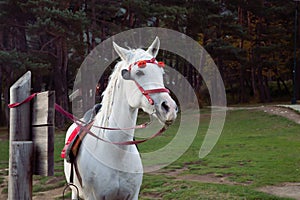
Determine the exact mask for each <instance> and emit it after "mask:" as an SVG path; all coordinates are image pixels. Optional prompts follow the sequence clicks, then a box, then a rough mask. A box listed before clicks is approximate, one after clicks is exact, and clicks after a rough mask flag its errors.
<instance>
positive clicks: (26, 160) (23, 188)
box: [8, 141, 33, 200]
mask: <svg viewBox="0 0 300 200" xmlns="http://www.w3.org/2000/svg"><path fill="white" fill-rule="evenodd" d="M10 152H11V155H13V156H10V164H11V166H10V169H9V172H10V177H9V188H8V195H9V196H8V198H9V199H11V200H17V199H24V200H28V199H32V167H31V166H32V161H33V143H32V142H31V141H12V142H11V150H10Z"/></svg>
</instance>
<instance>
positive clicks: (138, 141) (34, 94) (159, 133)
mask: <svg viewBox="0 0 300 200" xmlns="http://www.w3.org/2000/svg"><path fill="white" fill-rule="evenodd" d="M37 94H38V93H33V94H31V95H30V96H29V97H27V98H26V99H25V100H24V101H22V102H18V103H12V104H9V105H8V107H9V108H16V107H19V106H21V105H23V104H25V103H28V102H30V101H31V100H32V99H33V98H34V97H35V96H36V95H37ZM55 110H56V111H58V112H59V113H61V114H62V115H64V116H65V117H67V118H68V119H70V120H71V121H73V122H74V123H75V124H77V126H79V127H80V128H81V129H83V130H84V131H86V132H87V133H88V134H90V135H91V136H93V137H94V138H96V139H98V140H101V141H103V142H106V143H110V144H115V145H135V144H140V143H143V142H146V141H148V140H150V139H153V138H155V137H157V136H159V135H161V134H162V133H163V132H164V131H166V130H167V128H168V125H165V126H164V127H162V128H161V129H160V130H159V131H158V132H156V133H155V134H153V135H152V136H150V137H148V138H146V139H142V140H135V141H124V142H111V141H108V140H105V139H103V138H100V137H99V136H97V135H96V134H94V133H93V132H91V131H90V130H89V129H88V128H87V127H86V125H87V124H86V122H84V121H82V120H80V119H78V118H77V117H75V116H74V115H72V114H71V113H69V112H67V111H66V110H64V109H63V108H62V107H61V106H60V105H58V104H56V103H55ZM151 123H152V120H151V121H150V122H146V123H143V124H141V125H137V126H135V127H127V128H113V127H102V126H95V125H92V126H94V127H95V128H100V129H104V130H132V129H142V128H146V127H147V126H148V125H149V124H151Z"/></svg>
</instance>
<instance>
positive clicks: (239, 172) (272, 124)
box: [0, 110, 300, 200]
mask: <svg viewBox="0 0 300 200" xmlns="http://www.w3.org/2000/svg"><path fill="white" fill-rule="evenodd" d="M204 113H205V114H206V113H208V110H204ZM201 114H202V113H201ZM201 116H202V118H201V123H200V127H199V129H198V130H199V131H198V134H197V136H196V138H195V139H194V141H193V143H192V145H191V146H190V148H189V149H188V150H187V151H186V152H185V153H184V154H183V155H182V156H181V157H180V158H179V159H178V160H176V161H175V162H174V163H172V164H171V165H169V166H167V167H166V168H165V169H164V171H165V173H164V174H145V175H144V179H143V185H142V188H141V193H140V199H142V200H146V199H167V200H168V199H278V200H279V199H280V200H283V199H288V198H279V197H275V196H272V195H268V194H265V193H262V192H258V191H256V189H257V188H258V187H261V186H266V185H276V184H280V183H283V182H300V156H299V152H300V145H299V144H300V131H299V130H300V126H299V125H297V124H295V123H294V122H291V121H289V120H287V119H285V118H282V117H279V116H271V115H269V114H266V113H264V112H262V111H255V110H238V111H230V112H228V114H227V118H226V122H225V126H224V129H223V132H222V134H221V137H220V139H219V141H218V142H217V144H216V146H215V147H214V149H213V150H212V151H211V152H210V154H208V156H206V157H205V158H203V159H199V157H198V155H199V149H200V147H201V144H202V142H203V138H204V136H205V133H206V131H207V128H208V123H209V120H210V118H209V116H208V115H201ZM140 120H141V121H146V120H147V119H146V117H145V116H142V117H141V119H140ZM193 120H195V119H192V118H191V120H188V121H185V122H184V123H194V122H195V121H193ZM179 121H180V120H178V121H177V122H176V124H175V125H173V126H171V127H170V128H169V129H168V131H167V132H166V133H164V134H163V135H162V136H159V137H157V138H155V139H153V140H150V141H148V142H146V143H144V144H142V145H139V149H140V151H141V152H150V151H154V150H156V149H159V148H161V147H163V146H164V145H166V144H168V143H169V142H170V140H172V139H173V138H174V133H176V131H177V128H178V125H179ZM187 125H189V124H187ZM157 128H159V126H157ZM157 130H158V129H157ZM5 131H7V130H3V129H0V135H1V134H4V132H5ZM151 133H153V132H151V131H150V130H149V133H148V132H147V129H146V130H142V131H141V132H140V133H139V134H140V135H141V134H145V135H149V134H151ZM63 143H64V134H62V133H59V134H56V136H55V163H56V164H55V177H57V178H58V177H62V176H64V175H63V165H62V160H61V158H60V151H61V149H62V147H63ZM0 145H1V149H0V168H2V169H3V168H7V165H8V162H7V160H8V142H7V141H0ZM183 167H185V168H186V169H187V170H185V171H183V172H182V175H183V176H184V175H185V174H192V175H194V176H197V175H203V174H212V175H214V176H216V177H226V179H228V180H229V181H232V183H234V185H226V184H212V183H201V182H199V181H189V180H178V179H175V178H174V177H172V176H170V175H168V172H169V171H174V170H175V169H180V168H183ZM4 173H6V172H2V173H1V176H2V175H5V174H4ZM52 178H53V177H52ZM35 180H38V181H40V183H42V184H40V186H38V187H37V186H34V189H33V190H34V192H38V191H45V190H49V189H51V188H55V187H60V186H62V185H63V184H64V180H63V179H58V181H57V183H55V184H54V183H51V184H48V183H49V182H51V177H36V176H35ZM0 183H1V179H0Z"/></svg>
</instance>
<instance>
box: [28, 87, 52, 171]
mask: <svg viewBox="0 0 300 200" xmlns="http://www.w3.org/2000/svg"><path fill="white" fill-rule="evenodd" d="M54 103H55V92H54V91H46V92H41V93H38V94H37V96H36V97H35V98H34V100H33V106H32V107H33V108H32V122H31V126H32V141H33V144H34V170H33V173H34V174H35V175H41V176H53V175H54V116H55V109H54Z"/></svg>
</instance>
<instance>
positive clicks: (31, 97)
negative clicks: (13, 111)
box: [8, 93, 38, 108]
mask: <svg viewBox="0 0 300 200" xmlns="http://www.w3.org/2000/svg"><path fill="white" fill-rule="evenodd" d="M37 94H38V93H33V94H32V95H30V96H29V97H27V98H26V99H25V100H24V101H22V102H20V103H18V102H17V103H12V104H8V107H9V108H16V107H18V106H21V105H22V104H24V103H27V102H29V101H31V100H32V99H33V98H34V97H35V96H36V95H37Z"/></svg>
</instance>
